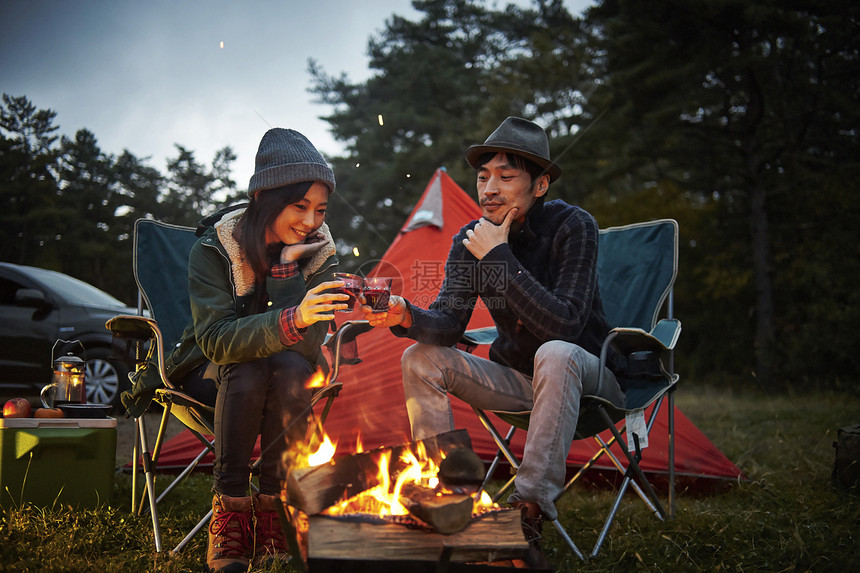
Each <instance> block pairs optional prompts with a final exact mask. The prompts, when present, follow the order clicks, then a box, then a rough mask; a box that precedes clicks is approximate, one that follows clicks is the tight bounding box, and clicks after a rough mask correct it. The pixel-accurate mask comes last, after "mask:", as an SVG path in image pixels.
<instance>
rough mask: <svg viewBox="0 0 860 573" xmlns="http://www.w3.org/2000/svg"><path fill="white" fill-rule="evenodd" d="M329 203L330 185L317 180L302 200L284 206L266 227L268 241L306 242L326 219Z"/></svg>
mask: <svg viewBox="0 0 860 573" xmlns="http://www.w3.org/2000/svg"><path fill="white" fill-rule="evenodd" d="M327 205H328V187H326V186H325V184H323V183H320V182H319V181H316V182H315V183H314V184H313V185H311V188H310V189H308V192H307V193H305V196H304V197H302V199H301V200H300V201H298V202H297V203H291V204H290V205H287V206H286V207H284V209H283V210H282V211H281V213H280V214H279V215H278V216H277V218H275V221H274V222H273V223H272V225H271V226H270V227H269V228H268V229H266V243H267V244H269V245H273V244H276V243H284V244H285V245H296V244H298V243H304V242H305V240H306V239H307V237H308V235H310V234H312V233H313V232H314V231H316V230H317V229H319V228H320V225H322V224H323V221H325V210H326V207H327Z"/></svg>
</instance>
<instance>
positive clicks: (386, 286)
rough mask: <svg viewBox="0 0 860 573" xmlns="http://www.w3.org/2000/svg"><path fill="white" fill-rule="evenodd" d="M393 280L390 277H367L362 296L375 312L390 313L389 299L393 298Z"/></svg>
mask: <svg viewBox="0 0 860 573" xmlns="http://www.w3.org/2000/svg"><path fill="white" fill-rule="evenodd" d="M393 280H394V279H392V278H388V277H367V278H365V279H364V289H363V290H362V295H364V300H365V301H366V302H367V305H368V306H369V307H371V308H372V309H373V312H386V311H388V299H389V298H391V283H392V281H393Z"/></svg>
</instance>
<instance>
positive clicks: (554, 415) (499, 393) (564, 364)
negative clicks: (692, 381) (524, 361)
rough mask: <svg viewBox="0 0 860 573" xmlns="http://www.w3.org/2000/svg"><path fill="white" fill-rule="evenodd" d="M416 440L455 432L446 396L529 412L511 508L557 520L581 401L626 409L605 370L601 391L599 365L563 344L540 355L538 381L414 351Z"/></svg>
mask: <svg viewBox="0 0 860 573" xmlns="http://www.w3.org/2000/svg"><path fill="white" fill-rule="evenodd" d="M401 367H402V369H403V388H404V392H405V396H406V409H407V411H408V413H409V423H410V425H411V427H412V439H414V440H421V439H424V438H427V437H429V436H434V435H436V434H440V433H442V432H447V431H450V430H453V429H454V418H453V412H452V410H451V403H450V400H449V396H448V395H449V394H451V395H453V396H456V397H457V398H459V399H461V400H463V401H464V402H466V403H467V404H471V405H473V406H476V407H478V408H481V409H486V410H503V411H510V412H521V411H528V410H531V416H530V420H529V431H528V434H527V437H526V444H525V451H524V452H523V459H522V463H521V465H520V469H519V470H518V471H517V477H516V480H515V481H514V493H513V494H512V495H511V497H510V498H509V500H508V501H514V500H521V501H530V502H535V503H537V504H538V505H539V506H540V508H541V511H543V513H544V515H545V516H547V517H548V518H550V519H556V517H557V515H558V514H557V512H556V509H555V498H556V497H557V496H558V494H559V493H561V490H562V488H563V487H564V481H565V469H566V468H565V460H566V459H567V454H568V451H569V450H570V445H571V443H572V442H573V436H574V432H575V430H576V422H577V419H578V418H579V403H580V398H581V397H582V395H583V394H587V395H593V396H600V397H602V398H605V399H607V400H609V401H611V402H612V403H613V404H616V405H618V406H623V405H624V392H623V391H622V390H621V388H620V386H619V385H618V382H617V381H616V379H615V376H614V375H613V374H612V372H610V371H609V370H608V369H606V370H605V372H604V376H603V384H602V387H598V369H599V368H600V360H599V359H598V358H597V357H596V356H594V355H593V354H591V353H589V352H586V351H585V350H583V349H582V348H580V347H579V346H577V345H575V344H571V343H569V342H562V341H560V340H552V341H549V342H547V343H545V344H543V345H542V346H541V347H540V348H539V349H538V351H537V353H536V354H535V369H534V376H533V377H529V376H527V375H525V374H523V373H522V372H519V371H517V370H514V369H513V368H508V367H506V366H502V365H501V364H497V363H495V362H491V361H489V360H486V359H484V358H480V357H478V356H473V355H471V354H468V353H466V352H462V351H460V350H457V349H455V348H450V347H443V346H434V345H429V344H420V343H419V344H415V345H413V346H411V347H409V348H407V349H406V351H405V352H404V353H403V358H402V360H401Z"/></svg>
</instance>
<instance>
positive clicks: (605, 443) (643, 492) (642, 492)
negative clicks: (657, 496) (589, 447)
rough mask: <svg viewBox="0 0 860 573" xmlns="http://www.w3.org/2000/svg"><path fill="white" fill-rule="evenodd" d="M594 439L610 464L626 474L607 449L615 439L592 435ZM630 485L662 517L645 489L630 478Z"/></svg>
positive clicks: (619, 462) (659, 517)
mask: <svg viewBox="0 0 860 573" xmlns="http://www.w3.org/2000/svg"><path fill="white" fill-rule="evenodd" d="M594 439H595V440H597V443H599V444H601V447H602V448H604V451H603V453H605V454H606V457H608V458H609V459H610V461H612V464H613V465H614V466H615V467H616V468H617V469H618V471H619V472H621V473H623V474H625V475H626V474H627V468H625V467H624V466H623V465H621V461H620V460H619V459H618V458H617V457H616V456H615V454H613V453H612V451H611V450H610V449H609V447H610V446H611V445H612V444H613V443H615V441H616V440H615V438H614V437H613V438H612V439H611V440H610V441H609V442H604V441H603V438H601V437H600V436H594ZM625 480H627V478H626V477H625ZM630 485H632V486H633V491H635V492H636V494H637V495H638V496H639V497H640V499H642V501H643V502H645V505H647V506H648V508H649V509H650V510H651V511H653V512H654V514H655V515H656V516H657V518H658V519H663V516H662V515H661V514H660V511H659V510H658V509H657V508H656V507H655V506H654V504H653V503H652V502H651V500H650V499H649V498H648V495H647V494H646V493H645V491H643V490H642V488H641V487H640V486H639V484H638V483H636V481H635V480H631V482H630Z"/></svg>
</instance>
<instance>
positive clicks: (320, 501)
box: [286, 430, 472, 515]
mask: <svg viewBox="0 0 860 573" xmlns="http://www.w3.org/2000/svg"><path fill="white" fill-rule="evenodd" d="M410 447H412V448H414V447H423V448H424V450H425V451H426V456H427V458H429V459H431V460H433V461H434V463H436V464H437V465H438V464H439V463H440V462H441V460H442V457H443V455H444V454H445V453H447V452H449V451H451V450H454V449H456V448H469V449H471V447H472V442H471V440H470V439H469V434H468V432H467V431H466V430H454V431H451V432H445V433H444V434H439V435H437V436H433V437H431V438H427V439H425V440H421V441H420V442H415V443H414V444H406V445H401V446H395V447H388V448H378V449H376V450H372V451H369V452H362V453H359V454H355V455H351V456H344V457H339V458H335V459H333V460H331V461H330V462H328V463H326V464H323V465H319V466H315V467H309V468H297V469H294V470H292V471H291V472H290V475H289V477H288V478H287V484H286V495H287V498H288V499H287V500H286V501H288V503H289V504H290V505H293V506H295V507H298V508H299V509H301V510H302V511H303V512H305V513H306V514H308V515H313V514H316V513H320V512H321V511H323V510H325V509H326V508H328V507H331V506H332V505H334V504H336V503H338V502H340V501H341V500H343V499H347V498H350V497H352V496H354V495H356V494H359V493H361V492H363V491H366V490H368V489H371V488H373V487H376V486H377V485H378V484H379V483H380V480H379V476H378V467H379V465H378V460H379V457H380V455H381V453H382V452H383V451H390V452H391V459H392V460H397V459H399V458H400V456H401V454H402V453H403V452H404V451H406V450H407V449H410ZM399 469H400V468H399V467H397V465H396V463H394V462H393V463H392V467H391V473H392V474H396V473H397V472H398V470H399Z"/></svg>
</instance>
